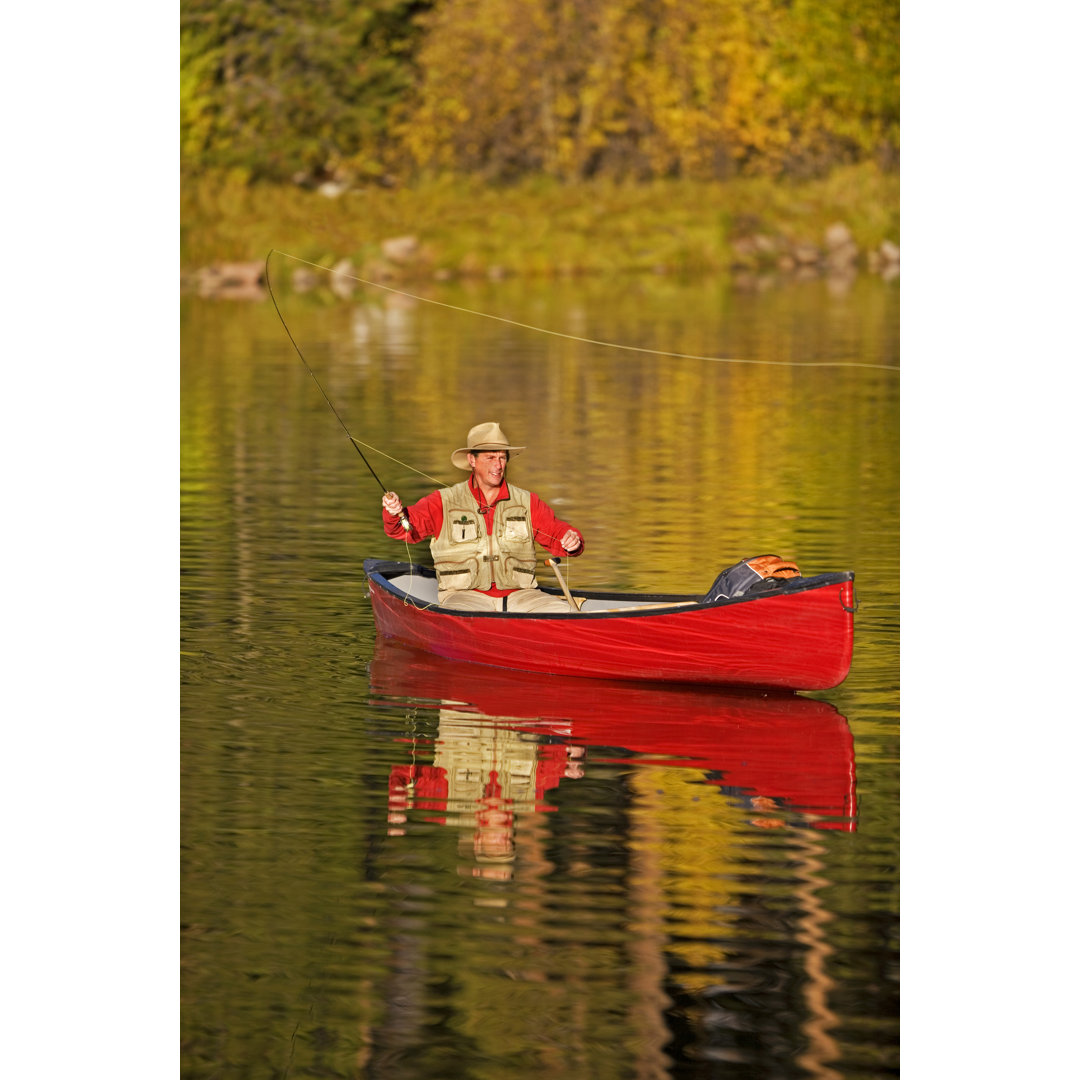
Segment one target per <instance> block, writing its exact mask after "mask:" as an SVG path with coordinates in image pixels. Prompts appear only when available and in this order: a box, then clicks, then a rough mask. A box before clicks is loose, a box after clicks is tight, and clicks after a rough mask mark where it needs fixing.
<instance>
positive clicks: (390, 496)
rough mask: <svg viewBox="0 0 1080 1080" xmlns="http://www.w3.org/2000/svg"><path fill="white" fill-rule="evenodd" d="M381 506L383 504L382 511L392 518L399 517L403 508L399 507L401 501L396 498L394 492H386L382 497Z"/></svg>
mask: <svg viewBox="0 0 1080 1080" xmlns="http://www.w3.org/2000/svg"><path fill="white" fill-rule="evenodd" d="M382 504H383V509H384V510H385V511H386V512H387V513H388V514H392V515H393V516H394V517H400V516H401V511H402V509H403V507H402V505H401V500H400V499H399V498H398V497H397V495H396V494H395V493H394V492H392V491H388V492H387V493H386V494H385V495H384V496H383V497H382Z"/></svg>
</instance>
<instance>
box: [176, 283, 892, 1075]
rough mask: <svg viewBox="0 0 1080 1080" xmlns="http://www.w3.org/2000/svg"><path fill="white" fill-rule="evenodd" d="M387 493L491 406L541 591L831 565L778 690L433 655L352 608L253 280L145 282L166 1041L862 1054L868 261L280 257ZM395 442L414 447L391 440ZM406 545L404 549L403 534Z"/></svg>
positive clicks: (866, 930) (441, 470) (882, 615)
mask: <svg viewBox="0 0 1080 1080" xmlns="http://www.w3.org/2000/svg"><path fill="white" fill-rule="evenodd" d="M278 293H279V301H280V302H281V304H282V310H283V312H284V313H285V316H286V318H287V320H288V322H289V327H290V330H291V331H292V333H293V335H294V337H295V338H296V340H297V341H298V342H299V343H300V345H301V348H302V349H303V351H304V355H305V357H306V358H307V360H308V362H309V363H310V364H311V366H312V368H313V369H314V370H315V371H316V373H317V374H318V376H319V379H320V382H321V383H322V385H323V386H324V388H325V389H326V391H327V393H328V394H329V396H330V398H331V399H332V401H333V402H334V405H335V406H336V408H337V410H338V412H339V413H340V415H341V417H342V418H343V420H344V421H345V423H346V425H347V426H348V428H349V430H350V431H351V432H352V434H353V435H355V436H356V437H357V438H359V439H361V440H363V441H364V442H365V443H366V444H368V445H369V446H370V447H371V448H372V449H371V450H365V453H367V455H368V457H369V460H370V461H371V463H372V465H373V466H374V468H375V470H376V472H377V473H378V474H379V477H380V479H381V480H382V481H383V483H385V484H386V486H387V487H390V488H393V489H395V490H397V491H398V492H399V493H400V494H401V495H402V497H403V498H404V499H405V500H406V501H413V500H415V499H416V498H417V497H419V496H420V495H422V494H424V493H426V492H427V491H429V490H431V489H432V488H433V487H434V486H435V482H436V481H439V482H453V481H454V480H456V479H459V478H460V476H461V475H463V474H459V473H457V471H456V470H454V469H453V468H452V467H451V466H450V464H449V454H450V452H451V450H453V449H454V448H455V447H457V446H461V445H463V443H464V439H465V435H466V433H467V431H468V429H469V427H471V426H472V425H473V424H474V423H477V422H479V421H482V420H498V421H500V422H501V423H502V424H503V427H504V429H505V430H506V431H507V433H508V434H509V436H510V437H511V439H513V440H514V441H516V442H521V443H525V444H527V446H528V450H527V451H526V452H525V453H524V454H523V455H522V456H521V457H520V458H516V459H515V460H514V462H513V464H512V473H511V475H512V478H513V479H514V481H515V482H516V483H518V484H520V485H522V486H525V487H528V488H531V489H534V490H536V491H537V492H539V493H540V494H541V495H542V496H543V497H544V498H545V499H547V501H549V502H550V503H551V504H552V505H553V506H555V507H556V509H557V512H558V513H559V514H560V516H562V517H564V518H565V519H566V520H568V521H570V522H572V523H573V524H574V525H575V526H577V527H578V528H579V529H580V530H581V531H582V533H583V534H584V535H585V537H586V542H587V547H588V550H587V553H586V555H585V556H583V557H582V558H581V559H579V560H575V561H574V562H572V563H571V564H569V567H568V569H569V572H570V575H571V582H572V584H573V585H575V586H577V587H579V588H600V589H603V588H617V589H640V590H643V591H645V590H658V591H672V592H699V591H703V590H704V589H705V588H706V587H707V586H708V584H709V583H710V582H711V580H712V578H713V577H714V576H715V574H716V572H717V571H718V570H719V569H721V568H722V567H724V566H727V565H729V564H730V563H732V562H735V561H737V560H738V559H740V558H742V557H744V556H747V555H753V554H759V553H762V552H777V553H779V554H782V555H784V556H786V557H788V558H792V559H794V560H796V561H797V562H798V563H799V564H800V566H802V568H803V570H804V572H806V573H816V572H822V571H825V570H837V569H851V570H854V571H855V573H856V588H857V591H858V596H859V600H860V609H859V612H858V615H857V616H856V642H855V655H854V661H853V665H852V671H851V675H850V676H849V678H848V679H847V681H846V682H845V683H844V684H843V685H842V686H841V687H839V688H837V689H836V690H833V691H829V692H826V693H820V694H813V695H800V696H795V697H791V696H788V695H763V694H760V693H753V692H739V691H731V692H721V691H710V690H695V689H689V688H680V687H676V686H652V687H633V686H627V685H619V684H604V683H592V682H590V681H585V680H560V679H552V678H549V677H544V676H518V675H512V674H508V673H507V672H505V671H501V670H499V669H496V668H480V667H476V668H470V667H469V666H467V665H466V666H463V665H452V664H446V663H445V662H440V661H438V659H437V658H433V657H424V656H422V655H419V654H415V653H410V652H409V651H408V650H405V649H403V648H402V647H400V646H395V645H394V644H393V643H389V642H385V641H378V640H377V639H376V634H375V631H374V626H373V624H372V620H371V613H370V607H369V604H368V601H367V598H366V590H365V583H364V579H363V574H362V572H361V563H362V560H363V559H364V558H365V557H368V556H377V557H385V558H399V557H401V556H402V545H400V544H398V543H395V542H393V541H390V540H389V539H387V538H386V537H385V536H384V535H383V534H382V532H381V527H380V521H379V496H380V492H379V488H378V486H377V485H376V483H375V481H374V480H373V478H372V476H371V474H370V473H369V472H368V471H367V469H366V468H365V467H364V464H363V462H362V461H361V460H360V458H359V456H358V455H357V454H356V452H355V450H354V449H353V447H352V446H351V444H350V443H349V441H348V439H347V438H346V436H345V434H344V432H343V431H342V429H341V427H340V426H339V425H338V423H337V421H336V420H335V418H334V416H333V414H332V413H331V412H330V410H329V409H328V408H327V405H326V402H325V401H324V400H323V398H322V396H321V394H320V393H319V391H318V388H317V387H316V386H315V384H314V382H313V381H312V379H311V377H310V375H309V374H308V373H307V371H305V369H304V367H303V366H302V365H301V363H300V362H299V360H298V358H297V356H296V354H295V352H294V351H293V349H292V346H291V345H290V343H289V341H288V338H287V337H286V336H285V334H284V332H283V330H282V328H281V325H280V323H279V322H278V320H277V316H276V315H275V314H274V311H273V308H272V306H271V305H270V304H269V302H263V303H256V304H235V303H214V302H208V301H202V300H198V299H190V300H185V301H184V305H183V309H182V350H183V359H182V418H181V436H182V477H181V497H182V549H181V570H182V638H183V643H182V649H183V664H182V679H183V685H182V698H181V704H182V727H181V735H182V746H181V767H182V816H181V829H182V843H183V851H182V888H183V896H182V917H183V931H182V933H183V936H182V974H181V1002H182V1015H181V1035H182V1052H181V1061H182V1071H183V1075H184V1076H185V1077H193V1078H194V1077H206V1078H210V1077H222V1078H233V1077H235V1078H241V1077H250V1076H266V1077H302V1076H317V1077H318V1076H327V1077H330V1076H333V1077H339V1076H341V1077H384V1076H385V1077H390V1076H393V1077H395V1078H396V1080H408V1078H411V1077H417V1078H420V1077H425V1078H431V1077H477V1078H489V1077H490V1078H492V1080H495V1078H500V1080H501V1078H504V1077H507V1076H514V1077H532V1076H535V1077H541V1076H543V1077H545V1078H547V1077H551V1076H565V1077H573V1078H578V1077H597V1078H606V1077H613V1078H614V1077H643V1076H644V1077H668V1076H671V1077H711V1076H724V1077H748V1078H750V1077H753V1078H758V1077H784V1078H787V1077H800V1076H814V1077H872V1076H887V1075H888V1076H891V1075H895V1074H896V1072H897V1071H898V1037H897V1028H898V1016H897V999H898V975H897V965H898V865H897V862H898V836H899V824H898V761H897V758H898V738H899V725H898V666H899V661H898V624H897V623H898V597H899V587H898V486H899V480H898V472H899V469H898V416H897V413H898V397H899V379H898V376H897V375H896V374H895V373H893V372H887V371H882V370H874V369H870V368H851V367H832V368H830V367H809V366H806V365H808V364H811V363H815V362H820V361H822V360H838V361H844V362H849V363H850V362H858V363H864V364H881V365H895V364H898V362H899V360H898V348H899V335H898V289H897V287H896V283H892V284H889V283H883V282H881V281H879V280H876V279H869V278H867V279H859V280H858V281H857V282H856V283H855V285H854V286H853V287H852V288H850V289H848V290H846V291H845V290H835V289H830V287H829V286H828V285H827V284H826V283H824V282H819V281H814V282H802V283H792V284H788V285H785V286H784V287H783V288H776V289H772V290H764V291H740V290H735V289H732V288H731V287H730V286H729V285H728V284H726V283H724V282H722V281H694V282H680V281H676V280H673V279H668V278H655V279H653V278H647V279H646V278H642V279H636V278H631V279H627V280H619V281H613V280H606V281H589V282H584V283H582V282H559V283H541V284H537V283H528V284H525V283H518V282H502V283H492V284H483V285H475V286H472V287H468V288H466V287H463V286H453V287H451V286H443V287H439V289H438V290H437V291H435V290H432V291H431V293H430V295H431V296H432V297H433V298H436V299H439V300H441V301H443V302H444V303H447V304H452V305H456V306H458V307H465V308H472V309H477V310H482V311H485V312H489V313H493V314H497V315H499V316H502V317H503V318H505V319H510V320H514V321H516V322H521V323H527V324H530V325H536V326H543V327H548V328H551V329H554V330H558V331H561V332H563V333H566V334H572V335H577V336H580V337H584V338H590V339H594V340H598V341H612V342H619V343H623V344H628V345H635V346H639V347H641V348H645V349H654V350H663V351H667V352H675V353H682V354H686V355H691V356H710V357H742V358H750V359H769V360H783V361H786V362H790V364H789V365H786V366H759V365H730V364H723V363H714V362H708V361H704V360H690V359H674V358H670V357H661V356H656V355H652V354H648V353H639V352H632V351H629V350H616V349H605V348H602V347H600V346H597V345H590V344H585V343H582V342H578V341H571V340H567V339H566V338H558V337H552V336H547V335H541V334H537V333H532V332H530V331H527V330H524V329H522V328H520V327H516V326H512V325H510V324H509V323H505V322H498V321H495V320H491V319H483V318H477V317H476V316H472V315H468V314H465V313H463V312H460V311H456V310H452V309H451V308H446V307H437V306H434V305H429V304H425V303H418V302H415V301H409V300H406V299H403V298H400V297H396V296H393V295H390V294H386V293H383V292H379V291H377V290H367V291H366V292H364V291H362V290H358V291H357V292H356V293H355V294H354V296H353V297H352V299H351V300H347V301H345V300H340V299H334V300H330V299H329V297H328V295H322V296H318V295H316V296H298V295H295V294H291V293H289V292H288V290H287V289H279V290H278ZM413 470H419V471H420V472H421V473H424V474H427V476H423V475H419V474H418V473H417V472H415V471H413ZM413 554H414V557H421V558H423V557H424V555H425V554H426V553H425V552H423V551H421V550H420V549H414V552H413Z"/></svg>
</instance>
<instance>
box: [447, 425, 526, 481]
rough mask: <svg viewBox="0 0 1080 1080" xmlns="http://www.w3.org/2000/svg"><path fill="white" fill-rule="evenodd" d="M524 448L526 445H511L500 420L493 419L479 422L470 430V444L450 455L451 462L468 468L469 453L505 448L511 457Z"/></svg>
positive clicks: (460, 467) (462, 467)
mask: <svg viewBox="0 0 1080 1080" xmlns="http://www.w3.org/2000/svg"><path fill="white" fill-rule="evenodd" d="M524 449H525V447H524V446H511V445H510V440H509V439H508V438H507V437H506V436H505V435H504V434H503V429H502V428H501V427H499V422H498V421H497V420H491V421H489V422H488V423H486V424H477V425H476V427H474V428H473V429H472V430H471V431H470V432H469V440H468V445H466V446H463V447H461V448H460V449H459V450H455V451H454V452H453V453H452V454H451V455H450V462H451V464H453V465H456V466H457V467H458V468H459V469H468V468H469V458H468V455H469V454H477V453H480V452H481V451H482V450H505V451H506V452H507V454H509V455H510V457H516V456H517V455H518V454H520V453H521V451H522V450H524Z"/></svg>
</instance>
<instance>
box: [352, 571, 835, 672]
mask: <svg viewBox="0 0 1080 1080" xmlns="http://www.w3.org/2000/svg"><path fill="white" fill-rule="evenodd" d="M364 572H365V573H366V574H367V577H368V583H369V586H370V588H369V595H370V598H371V606H372V609H373V611H374V615H375V626H376V628H377V629H378V631H379V632H380V633H381V634H383V635H385V636H387V637H392V638H398V639H399V640H401V641H404V642H406V643H408V644H409V645H412V646H414V647H416V648H418V649H422V650H424V651H427V652H432V653H435V654H436V655H438V656H444V657H446V658H447V659H450V660H468V661H472V662H474V663H479V664H489V665H493V666H496V667H505V668H515V669H518V670H524V671H536V672H544V673H547V674H552V675H574V676H579V677H586V678H594V679H635V680H645V681H653V682H678V683H700V684H703V685H712V686H738V687H760V688H767V689H781V690H828V689H829V688H831V687H833V686H838V685H839V684H840V683H841V682H843V681H844V679H845V678H846V677H847V674H848V670H849V668H850V667H851V648H852V641H853V638H854V612H855V584H854V580H855V575H854V574H853V573H851V572H850V571H843V572H840V573H830V574H818V575H816V576H814V577H799V578H791V579H790V580H787V581H784V582H783V583H777V585H776V587H774V588H773V589H771V590H770V591H767V592H761V593H756V594H750V595H746V596H740V597H737V598H735V599H725V598H720V599H708V596H707V594H706V596H690V595H659V594H638V593H607V592H588V591H584V592H582V591H578V590H574V597H575V598H576V599H577V600H579V601H581V602H582V603H581V611H579V612H566V613H565V614H521V613H513V612H472V611H449V610H447V609H445V608H440V607H438V606H437V604H436V583H435V575H434V571H432V570H430V569H428V568H427V567H422V566H413V565H410V564H409V563H402V562H389V561H383V560H379V559H366V560H365V561H364ZM544 591H545V592H550V593H551V594H552V595H555V596H559V595H561V594H560V593H559V592H558V591H557V590H554V589H545V590H544Z"/></svg>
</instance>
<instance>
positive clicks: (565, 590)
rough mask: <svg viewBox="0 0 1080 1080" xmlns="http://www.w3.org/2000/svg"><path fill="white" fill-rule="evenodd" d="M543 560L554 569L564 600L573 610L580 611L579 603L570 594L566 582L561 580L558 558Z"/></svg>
mask: <svg viewBox="0 0 1080 1080" xmlns="http://www.w3.org/2000/svg"><path fill="white" fill-rule="evenodd" d="M544 561H545V562H546V563H547V564H548V566H550V567H551V569H552V570H554V571H555V577H556V578H557V579H558V582H559V587H560V588H561V589H562V591H563V596H565V597H566V602H567V603H568V604H569V605H570V606H571V607H572V608H573V609H574V610H575V611H579V612H580V611H581V605H580V604H579V603H578V602H577V601H576V600H575V599H574V598H573V597H572V596H571V595H570V590H569V589H568V588H567V587H566V582H565V581H563V576H562V573H561V571H560V570H559V560H558V559H545V560H544Z"/></svg>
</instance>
